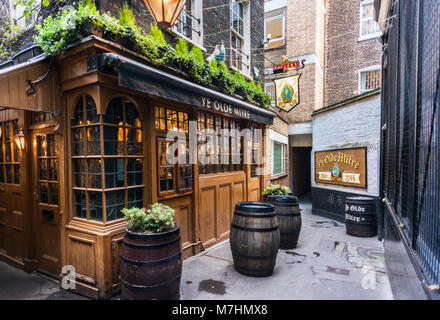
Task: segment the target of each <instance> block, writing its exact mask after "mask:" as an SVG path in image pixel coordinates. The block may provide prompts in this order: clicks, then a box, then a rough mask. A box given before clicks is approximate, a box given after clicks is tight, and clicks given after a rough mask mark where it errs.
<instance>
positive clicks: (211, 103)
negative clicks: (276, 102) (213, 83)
mask: <svg viewBox="0 0 440 320" xmlns="http://www.w3.org/2000/svg"><path fill="white" fill-rule="evenodd" d="M201 99H202V107H203V108H206V109H210V110H212V111H217V112H221V113H225V114H229V115H231V116H234V117H239V118H244V119H250V118H251V113H250V111H248V110H246V109H243V108H239V107H236V106H233V105H231V104H227V103H225V102H221V101H218V100H215V99H211V98H208V97H203V96H202V97H201Z"/></svg>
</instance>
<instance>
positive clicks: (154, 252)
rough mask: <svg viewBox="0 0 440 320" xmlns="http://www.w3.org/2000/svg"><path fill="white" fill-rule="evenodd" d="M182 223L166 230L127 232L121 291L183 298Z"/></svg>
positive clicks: (136, 297)
mask: <svg viewBox="0 0 440 320" xmlns="http://www.w3.org/2000/svg"><path fill="white" fill-rule="evenodd" d="M181 275H182V244H181V240H180V227H179V225H178V224H177V223H175V227H174V229H172V230H170V231H167V232H160V233H151V234H139V233H132V232H130V231H128V230H126V232H125V237H124V241H123V247H122V254H121V287H122V295H123V297H124V298H125V299H129V300H149V299H160V300H177V299H179V298H180V280H181Z"/></svg>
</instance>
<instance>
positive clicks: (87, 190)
mask: <svg viewBox="0 0 440 320" xmlns="http://www.w3.org/2000/svg"><path fill="white" fill-rule="evenodd" d="M87 97H90V99H91V100H92V101H93V103H94V105H95V111H96V114H95V117H98V121H97V122H89V121H88V118H87ZM115 99H122V113H123V114H122V122H123V124H122V128H123V141H122V143H123V153H122V155H120V154H117V153H116V154H106V153H105V150H104V144H105V140H104V127H105V126H106V122H105V121H104V117H105V115H106V113H104V114H99V113H97V111H98V110H97V105H96V101H95V99H94V98H93V95H91V94H88V93H83V94H81V95H80V96H78V97H77V99H76V100H75V103H74V104H73V106H72V108H73V114H72V117H71V118H70V119H69V134H70V137H71V138H70V147H69V148H70V150H71V154H70V164H71V170H70V173H69V174H70V177H71V181H72V184H71V188H70V192H71V199H72V200H71V208H72V219H75V220H76V219H78V220H79V221H87V222H88V223H94V224H99V225H109V224H114V223H118V222H120V221H122V220H123V219H124V217H119V218H115V219H110V220H109V219H108V218H107V207H108V205H107V202H108V199H107V194H108V193H110V192H113V191H123V207H124V208H125V207H127V206H128V204H129V203H131V202H133V201H131V202H129V198H128V197H129V191H130V190H136V189H142V202H143V203H142V205H144V204H145V187H146V184H145V181H144V180H145V177H144V172H145V161H146V156H145V145H146V138H145V122H144V120H143V117H142V113H141V112H140V111H139V108H138V106H137V104H136V102H135V101H134V100H133V99H131V98H130V97H128V96H125V95H118V96H114V97H112V99H110V100H109V101H108V103H107V105H106V109H105V110H106V111H107V108H108V106H109V105H110V103H111V102H112V101H114V100H115ZM81 100H82V113H83V115H82V122H81V123H80V124H74V120H75V111H76V108H77V107H78V104H79V102H80V101H81ZM127 102H129V103H131V104H132V105H133V107H134V108H135V109H136V111H137V115H138V119H139V122H140V127H137V126H136V124H134V125H129V124H127V117H126V113H127V112H126V109H127V108H126V103H127ZM107 125H110V126H111V124H109V123H107ZM90 127H98V128H99V145H100V152H99V154H92V155H90V154H88V147H87V144H88V142H89V140H88V138H87V128H90ZM77 128H80V129H82V130H83V131H82V134H83V137H82V139H81V141H82V143H83V150H84V152H83V154H82V155H76V154H75V150H74V143H75V138H74V129H77ZM129 130H141V134H142V141H141V143H142V148H141V154H129V153H128V141H129V140H128V133H129ZM108 159H123V168H124V169H123V174H124V185H123V186H122V187H111V188H107V187H106V171H105V162H106V160H108ZM130 159H142V184H140V185H138V184H133V185H128V160H130ZM75 160H81V161H84V172H83V175H84V178H83V179H84V186H76V178H75ZM90 160H99V161H100V162H101V163H100V167H101V168H100V175H101V177H100V179H101V186H100V188H96V187H90V186H89V184H90V176H89V173H90V171H89V168H88V167H89V162H90ZM93 174H96V172H92V175H93ZM75 192H78V193H83V194H84V196H85V208H86V214H85V217H82V216H77V215H76V205H77V202H76V193H75ZM89 193H100V196H101V203H100V206H101V208H102V217H101V219H100V220H99V219H93V218H92V217H91V213H90V211H91V210H90V209H91V207H90V195H89ZM110 206H112V205H110ZM94 207H96V206H94ZM82 210H83V209H82Z"/></svg>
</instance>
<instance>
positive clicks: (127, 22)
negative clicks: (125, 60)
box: [116, 2, 141, 51]
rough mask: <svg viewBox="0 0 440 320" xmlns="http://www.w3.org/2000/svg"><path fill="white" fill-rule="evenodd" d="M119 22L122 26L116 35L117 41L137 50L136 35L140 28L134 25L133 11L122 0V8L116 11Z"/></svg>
mask: <svg viewBox="0 0 440 320" xmlns="http://www.w3.org/2000/svg"><path fill="white" fill-rule="evenodd" d="M118 18H119V24H120V25H121V26H122V30H120V31H121V33H120V34H118V35H117V37H116V39H117V41H118V42H119V43H120V44H121V45H122V46H123V47H125V48H127V49H129V50H133V51H137V49H138V47H137V35H138V34H140V33H141V32H140V30H139V29H138V27H137V26H136V19H135V17H134V14H133V11H132V10H131V9H130V7H129V5H128V3H127V2H124V5H123V6H122V9H121V10H119V12H118Z"/></svg>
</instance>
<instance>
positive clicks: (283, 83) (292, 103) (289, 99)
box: [273, 56, 304, 112]
mask: <svg viewBox="0 0 440 320" xmlns="http://www.w3.org/2000/svg"><path fill="white" fill-rule="evenodd" d="M283 63H284V64H283V65H280V66H277V68H278V67H280V68H281V67H282V68H283V69H284V72H286V71H287V70H289V69H296V70H297V71H298V69H301V67H300V66H299V62H298V61H294V62H291V61H290V60H289V59H288V58H287V57H286V56H284V59H283ZM303 67H304V64H303ZM300 76H301V75H300V74H296V75H294V76H290V77H286V78H281V79H276V80H274V81H273V82H274V83H275V95H276V106H277V107H278V108H280V109H283V110H284V111H286V112H288V111H290V110H292V109H293V108H294V107H296V106H297V105H298V104H299V77H300Z"/></svg>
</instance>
